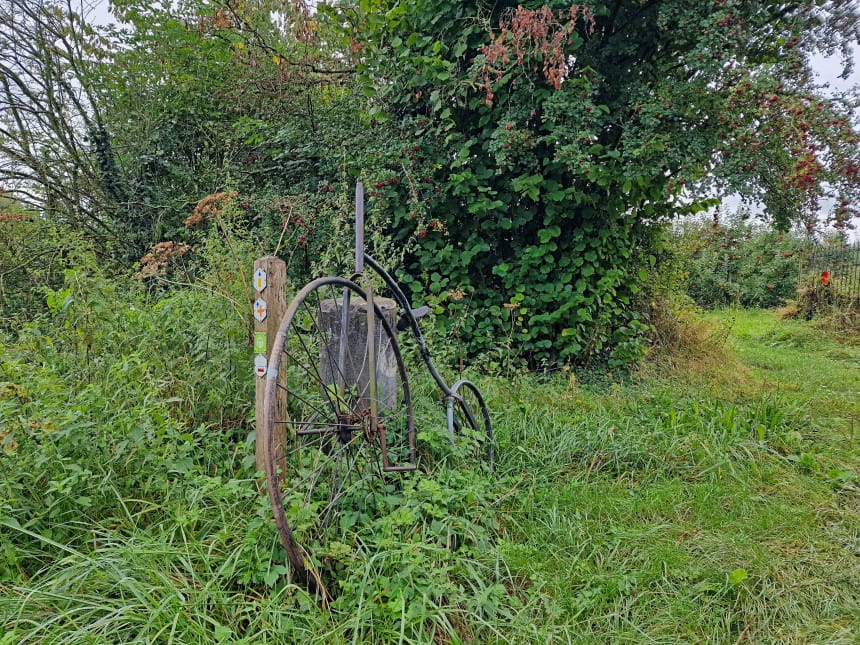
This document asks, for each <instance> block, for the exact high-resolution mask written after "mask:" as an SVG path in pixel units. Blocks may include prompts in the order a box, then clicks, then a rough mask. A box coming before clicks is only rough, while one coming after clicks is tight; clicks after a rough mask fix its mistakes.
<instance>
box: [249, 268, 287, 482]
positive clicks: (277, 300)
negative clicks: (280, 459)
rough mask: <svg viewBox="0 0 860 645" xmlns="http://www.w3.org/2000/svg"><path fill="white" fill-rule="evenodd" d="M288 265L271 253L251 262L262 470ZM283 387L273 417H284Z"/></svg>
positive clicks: (278, 447) (279, 447)
mask: <svg viewBox="0 0 860 645" xmlns="http://www.w3.org/2000/svg"><path fill="white" fill-rule="evenodd" d="M286 277H287V265H286V264H285V263H284V261H283V260H279V259H278V258H276V257H274V256H271V255H270V256H267V257H264V258H260V259H259V260H257V261H255V262H254V277H253V278H252V282H253V285H252V286H253V287H254V298H255V299H254V303H253V305H252V307H253V312H254V380H255V382H256V411H257V417H256V418H257V447H256V455H255V456H256V461H257V470H259V471H265V469H266V459H267V457H268V455H267V454H266V444H267V442H268V437H267V436H266V433H267V430H266V410H265V406H264V402H265V397H266V371H267V370H268V366H269V363H270V360H271V352H272V345H273V344H274V342H275V334H277V333H278V327H279V326H280V324H281V319H282V318H283V316H284V312H285V311H286V309H287V301H286V300H287V298H286ZM286 394H287V393H286V392H285V391H284V390H278V401H277V403H276V412H275V415H276V416H275V418H276V419H285V418H286V411H287V397H286ZM275 432H276V435H275V451H276V454H281V455H283V454H284V443H285V440H286V427H285V426H284V424H280V425H276V426H275Z"/></svg>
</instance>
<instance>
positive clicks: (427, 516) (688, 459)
mask: <svg viewBox="0 0 860 645" xmlns="http://www.w3.org/2000/svg"><path fill="white" fill-rule="evenodd" d="M236 288H237V289H240V287H239V286H238V285H237V286H236ZM237 293H241V291H237ZM50 295H52V297H53V300H52V303H53V309H52V310H51V311H49V312H48V313H47V314H46V315H45V316H43V317H42V318H41V319H40V320H38V321H36V323H35V324H33V325H31V326H29V327H28V328H26V329H25V330H23V331H22V332H21V333H20V334H18V335H17V336H16V337H15V338H14V339H12V338H10V339H7V341H6V344H5V345H4V346H3V347H2V356H0V441H1V442H2V447H3V450H2V452H0V475H2V478H1V479H0V536H1V537H2V546H0V625H2V627H3V629H4V630H5V635H3V636H2V637H0V642H3V643H103V642H164V643H171V642H172V643H219V642H220V643H297V642H301V643H531V642H540V643H567V642H571V643H573V642H600V643H605V642H613V643H615V642H621V643H624V642H629V643H642V642H666V643H676V642H714V643H729V642H732V643H734V642H780V643H791V642H795V643H806V642H828V643H840V642H844V643H850V642H856V634H857V633H858V631H860V630H858V627H860V625H858V616H860V588H858V587H857V584H856V581H857V580H858V579H860V575H858V574H860V570H858V562H860V561H858V559H857V557H856V552H857V548H858V541H857V540H858V537H857V536H858V535H860V508H858V505H857V502H856V500H857V498H858V495H857V493H858V468H860V457H858V451H857V441H858V440H860V430H858V431H856V432H855V434H853V435H852V434H851V433H850V423H851V422H853V423H856V420H857V419H858V416H860V410H858V408H857V406H858V400H860V399H858V397H857V396H856V393H857V391H858V389H860V385H859V384H858V378H860V376H858V371H857V370H855V369H853V367H854V366H856V364H857V361H858V358H860V356H858V354H857V350H856V349H855V348H852V347H850V346H845V345H842V344H839V343H837V342H834V341H833V340H832V339H830V338H828V337H827V336H826V335H823V334H821V332H818V331H816V330H810V328H808V327H807V326H805V325H803V324H801V323H793V322H780V321H777V320H775V319H773V318H769V317H766V316H765V315H764V314H750V313H748V312H743V311H737V312H734V313H731V314H720V315H719V322H720V324H721V325H722V327H721V328H720V329H721V330H722V331H720V332H718V335H721V338H726V337H727V335H730V338H731V339H732V341H731V342H732V345H731V347H730V346H729V345H726V344H725V343H723V344H722V345H720V346H719V347H718V346H717V345H714V349H713V351H711V350H708V352H707V353H705V354H702V355H701V356H703V357H704V358H701V359H699V360H697V361H683V360H663V361H657V362H655V363H652V364H651V365H650V367H649V368H648V369H647V370H644V371H643V372H642V373H641V374H639V375H634V376H633V377H632V378H631V377H625V378H624V379H623V380H619V379H618V378H615V377H613V376H612V375H609V374H603V375H594V374H579V375H577V377H578V378H571V375H570V374H565V375H559V376H557V377H554V378H550V379H546V378H544V379H538V378H537V377H534V376H529V375H521V376H519V377H516V378H514V379H513V380H503V379H489V378H485V379H483V380H482V382H481V385H482V388H483V389H484V390H485V393H486V395H487V398H488V401H489V404H490V407H491V410H492V412H493V420H494V424H495V427H496V430H497V436H498V442H499V446H498V451H497V454H498V455H499V458H498V464H497V472H496V474H494V475H492V476H490V475H489V474H488V473H486V472H485V471H483V470H482V469H480V468H475V467H473V466H470V465H469V464H468V463H464V460H463V454H462V453H461V452H458V449H457V448H452V447H451V445H450V443H449V442H448V440H447V437H446V435H445V430H444V428H445V423H444V416H443V412H442V409H441V407H440V406H439V405H438V403H437V402H436V401H435V400H434V398H433V397H434V394H433V388H432V384H431V383H429V382H427V381H424V380H422V379H421V378H420V377H419V378H417V380H416V383H415V388H414V389H415V393H416V398H417V402H418V408H419V420H420V425H419V430H420V440H421V454H422V470H421V472H419V473H416V474H414V475H406V476H404V477H403V478H402V479H401V480H399V481H398V482H397V483H396V485H395V484H392V485H391V486H390V487H388V488H386V489H385V500H384V503H382V504H380V507H379V509H378V514H377V515H376V516H374V517H369V518H366V519H365V520H362V521H361V522H359V523H358V524H357V525H355V526H352V527H350V528H349V529H348V531H349V533H348V535H347V534H346V533H345V534H344V537H343V540H342V541H336V540H335V541H332V542H330V543H329V544H328V545H327V546H326V549H325V552H320V553H317V554H316V556H317V557H318V558H319V560H320V562H321V563H322V564H323V565H324V566H325V567H326V570H327V572H328V573H329V574H331V575H333V576H336V578H337V580H338V590H339V594H338V597H337V598H336V600H335V601H334V602H333V603H332V605H331V606H330V607H329V609H328V610H327V611H325V610H323V608H321V607H320V606H319V605H318V604H317V602H316V601H315V599H314V598H312V597H310V596H309V595H308V594H307V593H306V592H305V591H303V590H302V589H301V587H299V586H298V585H296V584H294V582H293V581H292V580H291V577H290V572H289V570H288V567H287V566H286V559H285V554H284V553H283V551H282V549H281V548H280V546H279V543H278V540H277V536H276V534H275V530H274V527H273V525H272V521H271V513H270V510H269V509H268V506H267V504H268V502H267V501H266V500H265V498H263V497H261V496H260V495H259V494H258V483H259V482H258V481H257V475H256V474H255V473H254V472H253V453H254V450H253V441H254V436H253V432H252V429H253V426H252V419H251V416H252V413H251V401H252V397H251V387H250V386H251V378H250V376H249V375H250V370H249V369H248V365H250V362H249V361H250V358H251V354H250V348H249V347H248V344H247V335H246V330H245V328H244V327H243V325H242V321H241V320H236V319H234V314H232V313H231V312H230V311H229V310H226V313H225V307H224V306H222V303H221V302H219V301H214V300H212V298H210V297H208V296H206V295H205V294H201V293H198V292H193V291H185V290H179V291H176V292H174V293H172V294H162V295H161V296H160V297H159V298H153V297H151V296H148V295H147V294H146V293H144V292H143V291H142V290H141V289H140V288H139V287H136V286H135V284H134V283H132V282H122V281H118V280H117V279H110V280H108V279H107V278H105V277H104V276H100V275H99V273H98V271H97V270H95V268H94V267H91V268H90V269H79V270H77V271H76V272H72V273H70V274H69V275H68V276H67V282H66V285H65V286H64V287H63V288H62V289H60V290H58V291H55V292H52V293H51V294H50ZM702 329H704V328H702ZM697 333H698V332H697ZM707 333H711V332H707ZM719 352H722V354H720V353H719ZM719 355H722V356H725V357H727V358H726V360H723V361H721V360H719V359H714V358H713V357H715V356H719ZM721 368H722V369H721ZM715 375H719V376H720V377H719V378H711V377H712V376H715ZM473 376H474V375H473Z"/></svg>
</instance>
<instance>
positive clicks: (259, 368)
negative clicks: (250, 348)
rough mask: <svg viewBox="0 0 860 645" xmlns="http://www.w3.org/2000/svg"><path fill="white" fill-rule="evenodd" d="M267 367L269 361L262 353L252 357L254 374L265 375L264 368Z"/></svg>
mask: <svg viewBox="0 0 860 645" xmlns="http://www.w3.org/2000/svg"><path fill="white" fill-rule="evenodd" d="M268 367H269V361H267V360H266V357H265V356H263V355H262V354H257V355H256V356H255V357H254V374H256V375H257V376H259V377H263V376H265V375H266V368H268Z"/></svg>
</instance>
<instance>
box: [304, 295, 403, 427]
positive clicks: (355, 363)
mask: <svg viewBox="0 0 860 645" xmlns="http://www.w3.org/2000/svg"><path fill="white" fill-rule="evenodd" d="M373 301H374V302H375V303H376V306H377V307H378V308H379V309H380V310H381V311H382V315H383V317H384V318H385V320H387V321H388V324H389V326H390V327H391V329H392V330H394V329H395V319H396V316H397V304H396V303H395V302H394V300H391V299H389V298H374V299H373ZM342 304H343V300H342V299H340V298H338V299H337V300H333V299H328V300H323V301H322V302H321V303H320V328H321V329H322V330H323V333H325V334H326V335H327V336H328V338H329V342H328V343H327V344H324V345H323V346H322V347H321V348H320V376H321V377H322V380H323V382H324V383H326V384H327V385H332V384H335V383H336V382H337V379H336V378H335V377H336V376H337V374H338V357H339V353H340V338H341V333H340V326H341V309H342V306H341V305H342ZM375 335H376V345H375V349H376V383H377V385H376V387H377V399H378V401H377V406H378V408H379V410H380V411H382V410H386V409H388V410H390V409H393V408H395V407H396V406H397V386H398V373H397V361H396V359H395V356H394V351H393V348H392V347H391V343H390V342H389V340H388V337H387V336H386V334H385V330H384V329H383V327H382V324H381V323H380V324H377V326H376V334H375ZM345 337H346V342H347V347H346V351H345V359H346V360H345V362H344V363H345V364H344V368H343V382H344V384H345V385H346V387H347V393H349V391H350V390H349V388H350V387H351V386H353V385H354V386H355V387H356V389H357V392H356V393H355V394H358V395H360V398H359V399H358V401H357V404H356V405H357V407H358V409H356V410H352V412H355V413H359V412H361V411H362V410H365V409H367V408H369V407H370V398H369V392H370V387H369V372H370V370H369V369H368V365H367V303H366V302H365V301H364V300H362V299H360V298H357V297H353V298H351V299H350V302H349V316H348V318H347V330H346V335H345ZM347 398H349V399H351V398H352V397H347Z"/></svg>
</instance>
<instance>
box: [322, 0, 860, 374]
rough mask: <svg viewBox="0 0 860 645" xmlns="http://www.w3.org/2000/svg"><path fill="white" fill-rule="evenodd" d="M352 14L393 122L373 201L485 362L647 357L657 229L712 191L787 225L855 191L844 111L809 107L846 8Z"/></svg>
mask: <svg viewBox="0 0 860 645" xmlns="http://www.w3.org/2000/svg"><path fill="white" fill-rule="evenodd" d="M339 7H340V9H341V10H340V11H334V10H331V12H332V13H333V14H334V15H335V16H336V18H337V19H338V20H340V21H341V22H342V23H343V24H346V25H347V29H346V36H347V38H348V39H349V41H350V42H349V46H350V51H351V52H352V54H353V56H354V59H355V61H356V66H357V70H358V72H359V75H360V77H361V79H362V82H363V84H364V93H365V95H367V96H368V97H369V98H368V105H367V115H366V116H367V118H368V120H369V122H370V123H375V124H376V125H377V126H378V128H377V132H378V133H377V134H376V136H375V138H374V141H373V144H372V146H371V147H372V148H373V149H374V152H373V153H372V154H368V156H367V158H366V160H367V161H369V169H365V171H364V174H365V176H366V175H368V174H369V175H371V176H372V177H373V178H374V181H373V182H372V186H373V190H372V192H371V193H370V197H371V202H372V206H375V207H376V208H378V210H379V212H381V213H386V214H387V216H388V220H387V226H388V230H389V231H390V232H391V234H392V235H393V236H394V237H395V240H396V241H398V242H406V241H407V240H408V241H410V243H411V244H412V246H410V247H409V248H410V249H412V250H411V251H410V252H409V253H408V254H407V258H406V262H405V266H404V267H403V269H404V273H405V274H407V276H406V277H405V280H407V281H408V279H409V277H408V276H413V277H414V278H415V280H416V284H415V285H414V289H415V291H416V292H419V293H420V294H421V295H423V297H425V298H426V299H428V300H431V301H433V302H435V303H436V304H437V305H438V309H437V311H442V312H444V313H446V314H447V315H443V316H438V317H437V321H439V322H440V324H441V325H442V326H443V327H444V326H445V325H449V326H450V325H454V324H456V325H457V329H458V333H459V334H460V335H461V337H462V338H463V339H465V342H466V343H467V344H468V350H469V351H471V352H473V353H480V352H484V351H487V350H493V349H498V346H499V344H500V343H502V342H505V343H508V344H509V346H510V348H511V349H512V350H513V351H515V352H516V353H517V354H518V355H519V356H520V357H521V358H522V359H523V360H524V362H526V363H527V364H528V365H529V366H531V367H541V366H550V365H553V364H558V363H567V362H587V361H590V360H593V359H595V358H598V359H607V358H608V359H609V360H610V361H611V362H625V361H629V360H635V359H636V358H638V357H639V356H641V354H642V345H641V342H640V339H642V338H643V337H644V332H645V330H646V329H647V327H648V325H649V322H648V320H647V317H646V316H645V315H644V314H642V313H640V312H641V311H643V310H644V309H645V307H642V306H641V303H643V302H644V301H645V298H646V296H647V290H648V287H649V283H650V282H651V280H652V277H653V274H654V271H655V269H657V268H658V264H659V259H660V257H661V253H662V248H661V243H662V242H661V240H663V239H665V236H664V235H662V233H661V229H662V228H663V227H664V225H665V224H666V223H667V222H668V221H670V220H671V219H673V218H674V217H677V216H678V215H681V214H686V213H689V212H690V211H694V212H695V211H697V210H699V209H701V208H702V206H704V205H705V202H703V201H698V202H697V201H696V200H695V199H694V197H695V195H703V194H706V192H705V191H706V188H708V187H709V185H710V187H712V186H713V185H714V184H716V185H717V186H723V187H730V188H732V189H735V190H740V191H741V192H743V193H744V194H746V195H749V196H758V197H764V202H765V204H766V206H767V209H768V214H769V216H770V217H771V219H772V220H773V221H774V222H776V223H777V224H779V225H781V226H787V225H788V224H789V223H790V222H793V221H796V220H798V219H801V218H802V217H803V216H805V215H806V216H808V215H809V214H810V212H811V211H812V210H814V209H815V206H816V201H815V200H816V199H817V198H819V197H820V196H822V195H825V194H827V191H831V192H834V193H837V194H838V196H839V202H837V203H839V204H841V205H842V206H843V207H844V206H845V205H846V202H847V203H848V204H850V203H854V202H855V201H856V199H857V198H858V197H860V186H858V183H857V163H858V157H860V153H858V148H857V146H856V141H857V138H856V137H857V135H856V131H855V130H853V129H852V127H851V124H850V122H849V121H848V120H847V115H848V111H847V110H848V108H847V107H845V106H846V105H847V104H844V103H841V102H839V101H837V100H827V101H824V100H823V99H822V100H821V101H820V102H819V101H817V100H816V102H814V103H813V102H812V101H813V98H814V97H816V96H817V92H816V88H815V87H814V86H813V84H812V81H811V78H812V76H811V72H810V71H809V68H808V64H807V61H808V57H809V55H810V54H811V53H812V52H814V51H818V50H823V51H825V52H832V51H834V49H835V48H837V47H838V46H842V45H844V46H845V47H846V48H849V49H850V43H852V42H856V41H857V25H858V12H857V8H856V6H855V5H852V4H851V3H850V2H846V1H842V0H837V1H836V2H832V3H828V5H827V6H826V7H820V8H817V7H815V3H813V2H811V1H805V0H804V1H797V2H788V3H781V4H779V5H774V4H773V3H768V2H756V1H739V0H716V1H714V0H673V1H669V2H654V1H651V0H644V1H643V0H629V1H623V2H612V3H607V2H602V1H599V0H597V1H594V2H586V3H582V4H572V3H570V2H526V3H523V4H522V5H518V4H516V3H513V2H492V3H490V2H468V3H462V2H454V1H453V0H424V1H422V2H418V3H409V5H408V6H407V5H405V4H404V3H397V2H393V1H389V0H361V1H359V2H357V3H356V2H344V3H341V4H340V5H339ZM846 51H848V50H846ZM846 60H847V59H846ZM774 96H776V97H777V100H776V101H775V100H773V97H774ZM777 106H781V107H777ZM786 106H793V108H792V109H783V108H784V107H786ZM798 151H799V152H798ZM847 216H850V212H847V211H845V210H844V209H843V212H842V217H843V219H845V218H846V217H847ZM419 284H420V285H423V286H419ZM455 295H456V297H454V296H455Z"/></svg>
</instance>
